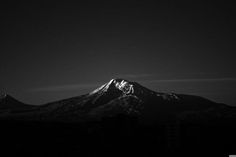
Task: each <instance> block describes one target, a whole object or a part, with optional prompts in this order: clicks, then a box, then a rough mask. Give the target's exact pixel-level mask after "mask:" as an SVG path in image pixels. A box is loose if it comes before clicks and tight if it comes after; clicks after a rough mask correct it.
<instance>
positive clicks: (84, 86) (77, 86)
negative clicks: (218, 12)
mask: <svg viewBox="0 0 236 157" xmlns="http://www.w3.org/2000/svg"><path fill="white" fill-rule="evenodd" d="M120 76H121V75H120ZM122 76H125V75H122ZM127 76H128V77H129V78H140V77H148V76H152V75H149V74H142V75H127ZM128 77H126V78H128ZM220 81H236V78H201V79H195V78H193V79H152V80H143V81H138V82H139V83H172V82H173V83H178V82H179V83H182V82H183V83H184V82H220ZM103 84H104V82H100V83H99V82H98V83H85V84H67V85H58V86H48V87H39V88H34V89H31V90H30V91H31V92H61V91H73V90H79V89H80V90H82V89H91V88H94V89H96V88H98V87H100V86H101V85H103Z"/></svg>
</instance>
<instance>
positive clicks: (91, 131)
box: [0, 79, 236, 157]
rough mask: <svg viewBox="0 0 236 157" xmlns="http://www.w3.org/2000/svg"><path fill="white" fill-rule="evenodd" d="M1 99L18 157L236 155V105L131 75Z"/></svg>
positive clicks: (6, 132)
mask: <svg viewBox="0 0 236 157" xmlns="http://www.w3.org/2000/svg"><path fill="white" fill-rule="evenodd" d="M0 105H1V108H0V111H1V113H0V126H1V134H0V139H1V143H3V145H1V146H0V147H1V153H2V151H6V153H13V154H14V155H11V154H10V156H19V154H20V153H21V155H22V156H25V155H26V154H28V153H31V154H30V155H29V156H35V155H36V154H37V155H38V156H45V154H48V153H49V154H48V156H57V155H58V156H124V155H126V156H174V155H175V156H176V155H180V156H189V154H191V156H220V157H221V156H228V154H236V150H235V148H236V144H235V143H236V136H235V132H236V125H235V124H236V123H235V122H236V109H235V107H231V106H228V105H225V104H220V103H216V102H213V101H210V100H208V99H205V98H203V97H199V96H194V95H185V94H176V93H161V92H155V91H152V90H150V89H148V88H146V87H143V86H142V85H140V84H138V83H137V82H131V81H128V80H125V79H111V80H110V81H109V82H107V83H105V84H104V85H102V86H101V87H99V88H97V89H95V90H93V91H91V92H90V93H87V94H84V95H80V96H76V97H72V98H68V99H64V100H59V101H55V102H50V103H47V104H44V105H40V106H37V107H35V106H34V107H33V105H26V104H24V103H21V102H19V101H17V100H16V99H14V98H12V97H11V96H9V95H3V96H2V97H1V99H0ZM6 111H8V112H6Z"/></svg>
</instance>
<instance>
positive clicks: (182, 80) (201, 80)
mask: <svg viewBox="0 0 236 157" xmlns="http://www.w3.org/2000/svg"><path fill="white" fill-rule="evenodd" d="M218 81H236V78H230V77H229V78H227V77H226V78H198V79H195V78H192V79H160V80H159V79H154V80H145V81H141V82H146V83H162V82H163V83H165V82H218Z"/></svg>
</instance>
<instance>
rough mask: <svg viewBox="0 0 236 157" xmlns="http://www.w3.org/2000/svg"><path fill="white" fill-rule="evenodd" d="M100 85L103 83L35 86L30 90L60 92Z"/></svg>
mask: <svg viewBox="0 0 236 157" xmlns="http://www.w3.org/2000/svg"><path fill="white" fill-rule="evenodd" d="M100 85H101V84H99V83H91V84H69V85H58V86H49V87H40V88H34V89H31V90H30V91H32V92H60V91H70V90H78V89H88V88H96V87H99V86H100Z"/></svg>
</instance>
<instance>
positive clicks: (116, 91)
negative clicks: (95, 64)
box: [6, 79, 231, 122]
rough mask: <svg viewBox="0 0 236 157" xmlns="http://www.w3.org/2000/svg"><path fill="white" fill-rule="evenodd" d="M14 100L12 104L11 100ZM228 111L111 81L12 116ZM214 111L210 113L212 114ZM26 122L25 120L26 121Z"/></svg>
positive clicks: (151, 117) (145, 117) (87, 117)
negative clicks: (92, 89)
mask: <svg viewBox="0 0 236 157" xmlns="http://www.w3.org/2000/svg"><path fill="white" fill-rule="evenodd" d="M8 99H10V100H11V102H14V103H12V104H11V102H10V100H9V101H8V102H7V103H6V104H9V106H13V105H14V106H16V104H20V105H18V108H25V107H26V105H24V104H22V103H18V101H16V100H15V99H13V98H8ZM13 100H14V101H13ZM223 109H224V110H226V113H227V112H229V111H231V107H229V106H227V105H224V104H218V103H215V102H213V101H210V100H208V99H205V98H202V97H199V96H193V95H184V94H175V93H160V92H155V91H152V90H150V89H148V88H146V87H143V86H142V85H140V84H138V83H136V82H131V81H128V80H125V79H111V80H110V81H109V82H108V83H105V84H104V85H102V86H101V87H99V88H97V89H95V90H94V91H92V92H90V93H88V94H85V95H81V96H77V97H73V98H68V99H64V100H60V101H56V102H51V103H48V104H45V105H42V106H39V107H38V108H35V109H34V110H33V111H32V112H27V113H24V112H21V113H17V114H13V115H12V116H20V117H23V118H24V119H25V117H33V118H30V119H38V120H49V121H69V122H76V121H78V122H79V121H91V120H99V119H102V118H104V117H114V116H117V115H128V116H133V117H139V118H140V119H141V121H144V122H152V121H156V120H160V119H163V118H164V119H166V118H167V117H168V118H169V117H182V118H183V117H186V115H189V114H191V115H193V114H198V115H201V114H202V113H204V114H207V113H209V114H211V116H212V115H213V117H214V116H215V115H217V116H218V115H219V113H220V115H221V116H222V117H223V116H225V115H227V114H226V113H221V112H219V111H220V110H223ZM213 111H214V112H213ZM26 119H27V118H26Z"/></svg>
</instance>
